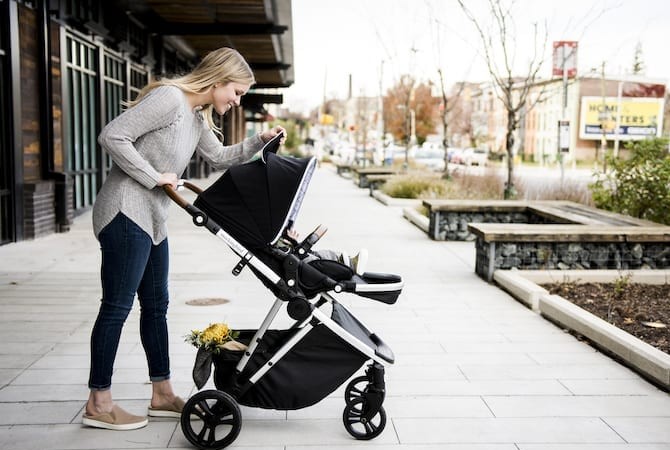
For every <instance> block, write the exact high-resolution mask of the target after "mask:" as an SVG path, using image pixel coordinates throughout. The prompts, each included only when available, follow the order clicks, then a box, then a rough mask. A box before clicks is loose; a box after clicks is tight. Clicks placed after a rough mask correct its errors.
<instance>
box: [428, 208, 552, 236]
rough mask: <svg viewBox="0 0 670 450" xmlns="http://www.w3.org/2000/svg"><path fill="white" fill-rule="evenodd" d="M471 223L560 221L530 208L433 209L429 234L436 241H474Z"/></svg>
mask: <svg viewBox="0 0 670 450" xmlns="http://www.w3.org/2000/svg"><path fill="white" fill-rule="evenodd" d="M469 223H528V224H553V223H558V222H556V221H553V220H550V219H547V218H546V217H543V216H540V215H538V214H535V213H533V212H532V211H530V210H526V211H524V212H503V211H492V212H453V211H431V212H430V222H429V228H428V230H429V231H428V234H429V235H430V237H431V238H433V239H434V240H436V241H474V240H475V235H474V234H472V233H471V232H470V231H468V224H469Z"/></svg>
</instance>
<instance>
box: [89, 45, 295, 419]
mask: <svg viewBox="0 0 670 450" xmlns="http://www.w3.org/2000/svg"><path fill="white" fill-rule="evenodd" d="M253 83H255V80H254V76H253V73H252V71H251V69H250V68H249V65H248V64H247V63H246V61H245V60H244V58H243V57H242V56H241V55H240V54H239V53H238V52H237V51H235V50H232V49H229V48H221V49H219V50H215V51H213V52H211V53H209V54H208V55H207V56H205V58H204V59H203V60H202V62H201V63H200V64H199V65H198V66H197V67H196V68H195V69H194V70H193V71H192V72H191V73H189V74H187V75H185V76H183V77H179V78H173V79H162V80H159V81H155V82H153V83H150V84H149V85H147V86H146V87H145V88H144V89H143V90H142V91H141V92H140V94H139V95H138V98H137V99H136V100H135V101H134V102H131V103H130V105H129V106H130V107H129V108H128V109H127V110H126V111H124V112H123V113H122V114H121V115H119V116H118V117H117V118H116V119H114V120H113V121H111V122H110V123H109V124H107V126H106V127H105V128H104V129H103V130H102V133H101V134H100V136H99V137H98V142H99V143H100V145H101V146H102V148H103V149H104V150H105V151H107V153H109V154H110V155H111V157H112V160H113V161H114V165H113V166H112V169H111V171H110V173H109V176H108V177H107V179H106V180H105V183H104V184H103V186H102V189H101V190H100V192H99V193H98V197H97V200H96V202H95V206H94V208H93V229H94V232H95V235H96V237H97V238H98V240H99V242H100V247H101V250H102V268H101V278H102V293H103V295H102V301H101V305H100V311H99V313H98V317H97V320H96V322H95V325H94V327H93V331H92V333H91V370H90V375H89V382H88V386H89V389H90V394H89V399H88V402H87V404H86V412H85V413H84V417H83V420H82V422H83V423H84V424H85V425H88V426H92V427H97V428H106V429H112V430H133V429H137V428H141V427H144V426H146V425H147V423H148V420H147V418H146V417H141V416H135V415H132V414H129V413H127V412H126V411H124V410H123V409H121V408H120V407H119V406H117V405H115V404H114V402H113V400H112V394H111V378H112V371H113V366H114V359H115V357H116V352H117V349H118V345H119V339H120V336H121V329H122V327H123V324H124V322H125V320H126V317H127V316H128V313H129V312H130V310H131V308H132V304H133V300H134V297H135V294H136V293H137V295H138V298H139V302H140V307H141V313H140V336H141V341H142V345H143V347H144V351H145V353H146V356H147V362H148V366H149V377H150V380H151V382H152V396H151V403H150V406H149V410H148V415H149V416H157V417H179V416H180V413H181V410H182V407H183V405H184V401H183V400H182V399H180V398H179V397H177V396H175V394H174V392H173V390H172V385H171V383H170V360H169V355H168V331H167V322H166V313H167V307H168V291H167V279H168V240H167V227H166V219H167V213H168V209H169V206H170V199H169V198H168V197H167V195H166V194H165V192H164V191H163V188H162V186H165V185H171V186H172V187H174V188H176V186H177V181H178V175H177V174H180V173H182V172H183V171H184V170H185V169H186V167H187V164H188V162H189V161H190V159H191V157H192V155H193V152H194V151H197V152H198V153H199V154H200V155H201V156H202V157H203V158H204V159H205V160H207V161H208V162H209V163H210V164H211V165H212V166H213V167H215V168H216V169H226V168H228V167H230V166H231V165H233V164H239V163H242V162H244V161H246V160H247V159H249V158H250V157H251V156H252V155H253V154H254V153H256V152H257V151H258V150H260V149H261V148H262V146H263V144H264V143H265V142H267V141H269V140H270V139H272V138H273V137H274V136H276V135H277V134H278V133H280V132H283V131H284V130H283V128H281V127H275V128H274V129H272V130H268V131H265V132H264V133H262V134H259V135H256V136H253V137H250V138H247V139H245V140H244V141H243V142H241V143H239V144H236V145H231V146H224V145H222V144H221V142H220V141H219V139H217V137H216V135H215V134H214V131H218V130H217V129H216V127H215V126H214V123H213V121H212V110H216V112H218V113H219V114H224V113H226V112H227V111H228V110H230V109H231V108H233V107H234V106H239V105H240V98H241V97H242V95H244V94H246V92H247V91H248V90H249V88H250V87H251V85H252V84H253Z"/></svg>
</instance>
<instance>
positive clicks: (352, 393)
mask: <svg viewBox="0 0 670 450" xmlns="http://www.w3.org/2000/svg"><path fill="white" fill-rule="evenodd" d="M369 383H370V381H369V380H368V377H367V376H365V375H362V376H360V377H356V378H354V379H353V380H351V381H350V382H349V384H347V387H346V388H345V389H344V401H345V402H347V403H350V402H351V401H353V400H354V399H355V398H360V397H362V396H363V395H364V394H365V393H366V392H367V390H368V384H369Z"/></svg>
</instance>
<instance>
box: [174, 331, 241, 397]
mask: <svg viewBox="0 0 670 450" xmlns="http://www.w3.org/2000/svg"><path fill="white" fill-rule="evenodd" d="M238 336H239V332H237V331H233V330H231V329H230V327H229V326H228V325H227V324H225V323H213V324H210V325H209V326H208V327H207V328H205V329H204V330H202V331H200V330H191V332H190V333H189V334H187V335H186V336H185V339H184V340H185V341H186V342H188V343H190V344H192V345H193V346H195V347H197V348H198V354H197V355H196V357H195V364H194V365H193V381H194V382H195V385H196V386H197V387H198V389H200V388H202V386H204V385H205V383H207V380H208V379H209V376H210V374H211V372H212V361H213V357H214V355H220V354H222V353H223V352H225V351H231V352H242V351H244V350H246V349H247V346H246V345H244V344H242V343H241V342H238V341H236V340H235V339H237V337H238Z"/></svg>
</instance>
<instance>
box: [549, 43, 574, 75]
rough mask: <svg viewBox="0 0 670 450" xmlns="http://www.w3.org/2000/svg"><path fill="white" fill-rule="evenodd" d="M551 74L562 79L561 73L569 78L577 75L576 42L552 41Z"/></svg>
mask: <svg viewBox="0 0 670 450" xmlns="http://www.w3.org/2000/svg"><path fill="white" fill-rule="evenodd" d="M553 47H554V51H553V64H552V69H551V73H552V75H554V76H558V77H562V76H563V71H564V70H565V71H566V72H567V76H568V77H569V78H573V77H575V76H576V75H577V41H554V45H553Z"/></svg>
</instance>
